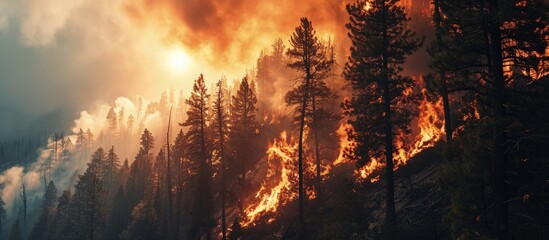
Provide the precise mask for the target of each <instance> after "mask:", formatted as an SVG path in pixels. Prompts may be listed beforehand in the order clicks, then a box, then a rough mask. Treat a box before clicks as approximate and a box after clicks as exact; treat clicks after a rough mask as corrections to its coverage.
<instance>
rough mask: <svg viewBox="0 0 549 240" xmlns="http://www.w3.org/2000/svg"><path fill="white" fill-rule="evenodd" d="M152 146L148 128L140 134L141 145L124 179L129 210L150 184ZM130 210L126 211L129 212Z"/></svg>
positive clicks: (140, 198)
mask: <svg viewBox="0 0 549 240" xmlns="http://www.w3.org/2000/svg"><path fill="white" fill-rule="evenodd" d="M153 147H154V137H153V136H152V134H151V132H150V131H149V130H148V129H145V130H143V134H142V135H141V147H140V148H139V152H138V153H137V155H136V156H135V160H134V161H133V163H132V165H131V166H130V172H129V176H128V179H127V181H126V186H127V187H126V190H127V197H128V199H127V200H128V204H129V209H128V210H129V211H131V209H133V207H135V205H137V204H138V203H139V202H140V201H141V200H142V199H143V196H144V194H145V189H146V188H147V187H148V186H150V178H151V174H152V165H151V164H152V161H151V154H150V151H151V149H152V148H153ZM130 213H131V212H127V214H130Z"/></svg>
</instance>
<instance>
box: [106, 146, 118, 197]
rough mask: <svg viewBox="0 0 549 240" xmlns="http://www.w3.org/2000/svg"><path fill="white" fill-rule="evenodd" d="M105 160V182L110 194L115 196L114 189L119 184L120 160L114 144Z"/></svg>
mask: <svg viewBox="0 0 549 240" xmlns="http://www.w3.org/2000/svg"><path fill="white" fill-rule="evenodd" d="M103 162H104V163H103V166H102V167H103V169H102V179H103V183H104V184H105V186H106V187H107V190H108V193H109V196H113V194H114V191H115V190H116V186H118V183H117V177H116V175H117V174H118V173H119V171H120V160H119V159H118V155H117V154H116V152H115V151H114V146H111V149H109V152H108V153H107V154H106V156H105V158H104V160H103ZM109 199H110V198H109Z"/></svg>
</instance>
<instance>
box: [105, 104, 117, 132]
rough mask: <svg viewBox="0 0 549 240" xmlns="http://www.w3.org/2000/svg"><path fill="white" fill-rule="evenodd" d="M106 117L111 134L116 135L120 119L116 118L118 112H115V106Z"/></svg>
mask: <svg viewBox="0 0 549 240" xmlns="http://www.w3.org/2000/svg"><path fill="white" fill-rule="evenodd" d="M106 119H107V124H108V126H109V133H110V134H111V136H116V134H117V129H118V120H117V119H116V113H115V112H114V108H112V107H111V109H110V110H109V113H107V117H106Z"/></svg>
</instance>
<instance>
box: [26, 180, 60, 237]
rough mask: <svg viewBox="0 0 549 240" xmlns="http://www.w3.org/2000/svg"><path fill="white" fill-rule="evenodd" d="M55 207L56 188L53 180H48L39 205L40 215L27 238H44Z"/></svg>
mask: <svg viewBox="0 0 549 240" xmlns="http://www.w3.org/2000/svg"><path fill="white" fill-rule="evenodd" d="M56 207H57V188H56V187H55V184H54V183H53V181H50V183H49V184H48V187H47V188H46V192H45V193H44V197H43V199H42V206H41V207H40V215H39V216H38V220H37V221H36V222H35V224H34V228H33V229H32V231H31V233H30V235H29V239H44V236H45V234H46V233H47V232H48V231H50V228H51V227H53V226H52V223H53V220H54V217H55V212H56V209H55V208H56Z"/></svg>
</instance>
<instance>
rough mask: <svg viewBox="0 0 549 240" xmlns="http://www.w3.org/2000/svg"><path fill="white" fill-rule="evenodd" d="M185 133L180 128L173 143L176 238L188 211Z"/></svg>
mask: <svg viewBox="0 0 549 240" xmlns="http://www.w3.org/2000/svg"><path fill="white" fill-rule="evenodd" d="M184 153H185V134H184V133H183V130H179V132H178V133H177V136H176V138H175V142H174V145H173V151H172V154H173V162H174V166H173V171H174V174H173V176H174V177H175V183H176V190H177V191H176V193H175V196H176V199H175V210H174V213H175V220H174V225H175V226H176V228H175V229H174V238H175V239H178V238H179V233H180V231H179V228H180V226H181V225H183V224H182V218H183V216H184V214H185V212H186V211H184V209H183V205H184V203H183V200H184V199H183V187H184V183H185V179H187V175H186V174H184V173H185V171H186V169H185V168H184V164H183V163H184V161H185V158H184V157H185V154H184Z"/></svg>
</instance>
